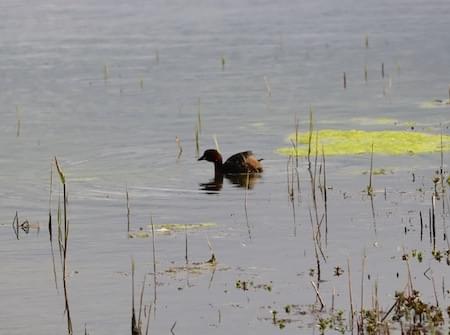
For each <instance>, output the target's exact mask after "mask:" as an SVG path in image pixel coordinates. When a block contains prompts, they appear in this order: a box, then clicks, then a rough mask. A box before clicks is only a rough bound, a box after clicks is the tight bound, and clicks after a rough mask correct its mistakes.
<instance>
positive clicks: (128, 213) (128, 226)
mask: <svg viewBox="0 0 450 335" xmlns="http://www.w3.org/2000/svg"><path fill="white" fill-rule="evenodd" d="M125 197H126V199H127V232H128V236H130V235H129V233H130V196H129V194H128V186H127V185H125Z"/></svg>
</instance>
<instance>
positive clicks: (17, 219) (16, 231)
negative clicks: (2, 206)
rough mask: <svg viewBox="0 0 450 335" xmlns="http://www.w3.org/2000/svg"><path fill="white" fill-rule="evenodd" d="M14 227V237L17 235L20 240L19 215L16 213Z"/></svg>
mask: <svg viewBox="0 0 450 335" xmlns="http://www.w3.org/2000/svg"><path fill="white" fill-rule="evenodd" d="M12 227H13V230H14V235H16V238H17V239H19V213H18V212H17V211H16V215H14V219H13V223H12Z"/></svg>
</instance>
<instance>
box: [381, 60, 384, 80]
mask: <svg viewBox="0 0 450 335" xmlns="http://www.w3.org/2000/svg"><path fill="white" fill-rule="evenodd" d="M381 78H383V79H384V63H381Z"/></svg>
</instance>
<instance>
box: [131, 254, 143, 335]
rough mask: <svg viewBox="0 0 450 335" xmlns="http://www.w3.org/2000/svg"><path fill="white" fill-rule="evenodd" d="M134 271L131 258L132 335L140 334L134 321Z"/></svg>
mask: <svg viewBox="0 0 450 335" xmlns="http://www.w3.org/2000/svg"><path fill="white" fill-rule="evenodd" d="M134 272H135V263H134V259H133V258H132V259H131V334H132V335H141V330H140V328H139V325H138V323H137V321H136V311H135V309H134Z"/></svg>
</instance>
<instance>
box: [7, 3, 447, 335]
mask: <svg viewBox="0 0 450 335" xmlns="http://www.w3.org/2000/svg"><path fill="white" fill-rule="evenodd" d="M449 11H450V7H449V6H448V4H447V3H446V2H444V1H442V2H441V1H433V2H431V3H430V2H427V3H424V2H421V1H413V2H411V1H409V2H401V1H398V2H396V3H391V2H387V1H386V2H385V1H381V2H380V1H371V2H369V3H365V4H364V5H363V4H361V3H359V2H357V1H344V2H339V4H337V3H335V2H333V1H319V2H314V3H312V2H305V1H301V2H298V3H295V4H294V3H291V2H282V3H275V2H273V3H272V2H265V1H262V2H259V3H253V2H245V3H243V2H239V1H233V2H229V1H228V2H226V3H225V2H223V3H215V4H213V3H210V2H202V1H196V2H193V3H192V2H191V3H190V4H189V6H188V5H186V4H185V3H184V2H171V3H166V2H163V1H156V2H144V1H132V2H129V3H127V4H120V3H117V4H111V3H110V2H106V1H96V2H92V1H78V2H76V3H73V4H61V3H59V2H54V1H47V0H46V1H42V2H40V3H39V4H38V3H31V4H30V3H27V2H21V1H4V2H2V3H1V4H0V22H1V23H0V32H1V33H0V41H1V45H2V48H1V49H0V106H1V107H0V111H1V122H0V141H1V143H2V145H1V155H0V166H1V173H0V197H1V199H2V200H1V208H0V240H1V243H0V254H1V255H2V256H1V259H2V273H1V281H0V283H1V285H0V296H1V297H2V298H1V302H0V333H1V334H24V333H30V332H31V331H32V332H33V334H56V333H63V332H65V331H66V321H65V315H64V295H63V290H62V282H61V266H60V264H61V263H60V259H59V251H58V248H57V244H56V243H55V242H54V244H53V250H54V254H55V262H56V265H55V267H56V276H57V287H56V285H55V280H54V273H53V262H52V253H51V246H50V242H49V233H48V224H47V222H48V210H49V179H50V166H51V165H52V159H53V157H54V156H57V157H58V160H59V161H60V164H61V166H62V168H63V170H64V172H65V174H66V178H67V184H68V194H69V205H68V216H69V221H70V237H69V247H68V260H67V262H68V294H69V303H70V310H71V316H72V319H73V323H74V330H75V333H77V334H81V333H83V332H84V329H85V325H86V328H87V330H88V332H89V333H90V334H111V333H127V332H129V331H130V317H131V259H134V261H135V264H136V268H137V270H136V291H139V289H140V287H141V283H142V280H143V278H144V274H147V280H146V290H145V292H144V303H145V304H146V305H148V304H150V303H153V305H154V306H153V307H154V310H156V312H155V313H154V315H152V318H151V322H150V330H151V331H152V332H154V333H156V332H158V333H162V332H165V333H169V332H170V329H171V328H172V327H173V325H174V324H175V322H176V324H175V327H174V328H173V329H172V331H173V332H174V333H175V334H193V333H202V332H203V333H216V334H229V333H230V332H235V333H243V332H246V333H255V334H256V333H258V334H273V333H275V332H278V331H281V330H278V326H276V325H273V324H272V316H273V314H272V311H274V310H276V311H278V316H279V317H280V318H286V319H289V322H287V324H286V328H284V329H283V330H282V332H286V333H299V332H300V333H314V332H317V326H316V323H317V318H318V314H317V313H315V312H314V313H312V312H311V311H312V309H313V306H314V305H315V306H316V308H317V306H318V305H317V301H316V294H315V291H314V289H313V287H312V285H311V280H313V281H314V280H316V279H317V268H316V267H317V266H316V257H315V251H314V243H313V237H312V236H313V233H312V228H311V220H310V214H309V213H310V211H311V213H312V217H313V221H314V220H315V218H314V217H315V211H314V204H313V201H312V192H311V183H310V175H309V174H308V171H307V161H306V159H304V158H300V160H299V176H300V194H298V193H297V190H295V199H294V201H293V203H292V202H290V201H289V197H288V183H287V163H288V158H287V157H284V156H280V155H278V154H277V153H276V149H277V148H279V147H282V146H286V145H289V143H288V142H287V136H288V135H289V134H291V133H292V132H294V130H295V116H297V117H298V119H299V120H300V131H303V132H305V131H307V129H308V117H309V116H308V115H309V109H310V107H312V109H313V111H314V119H315V126H316V128H318V129H325V128H336V129H363V130H384V129H388V130H391V129H392V130H405V129H411V126H413V127H414V130H420V131H429V132H434V133H439V132H440V130H441V129H443V132H444V133H445V134H447V135H448V133H449V131H448V119H449V118H448V115H449V108H448V107H447V106H445V105H444V106H441V107H440V108H428V109H424V108H422V107H423V105H422V103H423V102H425V101H430V100H432V99H433V98H440V99H446V98H447V95H448V85H449V80H448V69H449V68H450V60H449V58H448V57H447V56H446V55H448V54H449V52H450V42H449V40H448V38H447V37H448V36H447V32H448V31H449V28H450V23H449V21H448V14H449ZM366 34H367V36H368V42H369V47H368V48H366V47H365V36H366ZM382 63H384V69H385V70H384V71H385V73H384V78H382V75H381V67H382ZM365 66H367V74H368V80H367V82H365V80H364V68H365ZM343 72H345V73H346V78H347V88H346V89H345V90H344V89H343V83H342V76H343ZM199 115H200V119H201V133H200V134H199V145H200V150H204V149H207V148H213V147H214V146H215V143H214V136H215V137H216V138H217V141H218V143H219V145H220V148H221V150H222V152H223V153H224V155H225V156H229V155H231V154H233V153H235V152H238V151H242V150H248V149H251V150H253V151H254V152H255V153H256V154H257V155H258V156H259V157H263V158H264V161H263V163H264V167H265V172H264V174H263V175H262V177H261V178H260V179H257V180H255V183H254V185H253V188H252V189H250V190H248V191H246V190H245V188H242V187H238V186H237V185H235V184H233V183H232V182H231V181H230V180H228V179H225V180H224V182H223V185H222V188H221V189H220V190H219V191H216V192H205V191H204V190H202V186H201V184H204V183H208V182H209V181H210V179H211V178H212V176H213V170H212V166H211V165H210V164H208V163H205V162H197V160H196V144H195V128H196V126H198V116H199ZM381 118H389V119H392V120H393V121H392V122H388V123H386V122H384V123H380V122H377V120H380V119H381ZM395 120H396V121H395ZM19 124H20V125H19ZM177 136H178V137H179V139H180V143H181V146H182V148H183V153H182V155H181V157H180V158H179V159H177V153H178V149H177V145H176V142H175V138H176V137H177ZM443 158H444V164H446V162H448V159H449V157H448V153H444V155H443ZM318 162H319V163H318V166H319V165H320V164H321V163H322V161H321V157H319V160H318ZM440 164H441V157H440V155H439V153H434V154H424V155H416V156H414V155H411V156H400V157H398V156H397V157H394V156H383V155H375V156H374V168H375V170H377V169H378V171H381V170H380V169H384V172H383V174H381V175H375V176H374V177H373V187H374V191H375V195H374V198H373V209H372V203H371V201H370V197H368V196H367V192H364V191H365V190H366V188H367V185H368V180H369V176H368V175H367V171H368V170H369V166H370V156H369V155H359V156H348V157H328V158H327V159H326V178H327V180H326V183H327V196H328V199H327V200H328V201H327V205H328V209H327V217H328V223H327V225H328V233H327V235H326V238H325V236H323V253H324V257H325V259H326V262H325V261H324V260H323V258H321V279H322V282H321V283H320V287H319V291H320V294H321V296H322V297H323V299H324V302H325V305H326V310H330V308H331V306H332V296H333V291H335V297H334V307H335V309H342V310H344V311H345V312H344V316H345V318H346V320H347V322H348V318H349V314H348V313H349V310H350V303H349V292H348V291H349V290H348V273H347V272H348V271H347V260H349V261H350V265H351V274H352V288H353V304H354V305H355V309H356V310H357V309H359V308H360V305H361V273H362V268H363V267H362V258H363V256H364V254H366V257H367V258H366V262H365V267H364V268H365V270H364V285H363V287H364V292H363V295H364V304H365V306H366V307H367V308H369V307H370V306H371V296H372V291H373V288H374V286H375V285H376V284H375V283H377V285H378V298H379V301H380V304H381V305H382V306H383V309H384V310H387V309H388V308H389V307H390V306H391V305H392V303H393V294H394V293H395V291H396V290H402V289H403V288H404V287H405V285H406V284H407V282H408V269H407V264H406V262H405V261H403V260H402V255H403V254H404V253H411V252H412V250H414V249H416V250H419V251H422V252H423V254H424V258H423V261H422V262H421V263H420V262H418V261H417V260H415V259H411V260H410V261H409V266H410V270H411V277H412V278H413V283H414V285H415V287H416V288H418V289H420V291H421V292H422V294H423V296H424V299H425V300H426V301H428V302H432V303H434V302H435V299H436V298H435V295H434V290H433V283H432V280H431V279H428V278H431V276H432V277H433V279H434V283H435V287H436V291H437V293H436V296H437V299H438V301H439V304H440V306H443V307H446V306H448V305H449V297H448V296H449V294H448V292H447V290H448V282H449V280H450V278H449V271H448V266H447V265H446V264H445V259H443V260H442V261H441V262H438V261H436V260H435V259H433V257H432V256H431V250H432V244H430V241H429V225H428V211H429V209H430V208H431V197H432V193H433V191H434V185H433V181H432V179H433V176H434V175H435V170H437V169H439V166H440ZM321 180H322V183H323V179H321ZM126 189H128V192H129V198H130V201H129V206H130V211H131V217H130V218H131V229H132V230H133V231H134V232H136V231H139V229H140V228H142V229H143V231H145V232H149V231H150V228H149V226H148V225H149V223H150V218H152V220H153V222H154V223H155V224H157V225H158V224H183V226H184V224H199V223H210V224H213V225H211V226H208V227H207V228H204V229H190V230H188V232H187V239H188V259H189V262H190V264H193V263H195V262H197V263H201V262H205V261H207V260H208V259H209V258H210V257H211V250H210V247H209V245H208V243H209V244H210V245H211V247H212V250H213V252H214V254H215V256H216V258H217V265H216V267H211V266H208V265H207V264H201V265H198V268H191V271H186V270H185V269H183V266H184V265H185V238H186V235H185V232H184V230H182V231H178V232H172V233H170V234H162V233H160V232H157V233H156V237H155V243H156V260H157V264H156V267H157V276H156V280H157V288H156V303H155V301H154V299H155V298H154V282H153V258H152V239H151V237H150V238H128V233H127V208H126V196H125V192H126ZM60 196H61V187H60V185H59V181H58V179H57V178H56V172H55V169H54V167H53V194H52V202H51V208H52V213H53V223H54V227H53V229H54V230H55V225H56V223H55V222H56V211H57V206H58V198H59V197H60ZM317 199H318V200H317V204H318V216H319V219H320V218H321V217H322V214H323V213H324V202H323V197H322V193H321V192H320V189H319V188H317ZM440 199H441V200H438V201H437V204H436V227H437V228H436V229H437V234H436V236H437V241H436V248H437V249H439V250H447V248H448V244H447V240H443V234H444V233H445V232H446V230H447V229H448V228H447V227H448V223H447V221H448V193H445V194H444V195H443V196H441V198H440ZM443 202H444V205H443ZM292 204H294V209H295V217H294V214H293V208H292ZM443 206H444V207H443ZM16 212H18V216H19V221H20V222H23V221H24V220H28V221H29V222H30V223H31V228H30V231H29V232H28V233H26V232H24V231H22V230H21V231H20V233H19V239H17V238H16V236H15V233H14V231H13V229H12V228H11V223H12V221H13V218H14V215H15V213H16ZM420 212H422V215H423V235H424V236H423V239H422V240H421V239H420V230H421V226H420V217H419V213H420ZM38 226H39V229H37V227H38ZM53 233H54V235H55V234H56V232H55V231H54V232H53ZM208 241H209V242H208ZM336 267H340V268H342V269H343V270H344V273H343V275H341V276H335V275H334V272H335V268H336ZM428 268H430V269H431V273H432V274H430V271H428V272H427V275H428V277H427V276H425V275H424V273H425V272H426V270H427V269H428ZM238 280H241V281H248V282H253V285H251V287H250V288H249V290H247V291H244V290H242V289H239V288H236V282H237V281H238ZM268 287H270V288H271V289H268ZM136 297H137V298H136V299H137V300H138V293H136ZM286 305H295V306H296V307H295V308H293V311H292V312H291V313H286V312H285V311H284V308H285V306H286ZM447 327H448V324H447Z"/></svg>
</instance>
